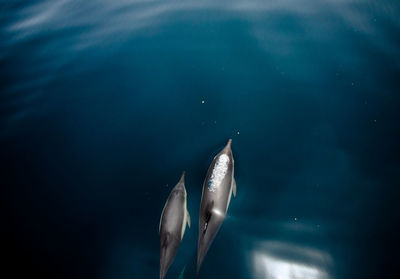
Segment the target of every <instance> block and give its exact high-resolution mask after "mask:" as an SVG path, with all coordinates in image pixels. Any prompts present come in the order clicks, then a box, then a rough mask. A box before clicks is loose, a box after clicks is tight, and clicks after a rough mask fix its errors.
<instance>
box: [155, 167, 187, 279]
mask: <svg viewBox="0 0 400 279" xmlns="http://www.w3.org/2000/svg"><path fill="white" fill-rule="evenodd" d="M186 223H187V224H188V225H189V228H190V215H189V212H188V211H187V194H186V189H185V172H183V173H182V176H181V179H180V180H179V182H178V184H176V185H175V187H174V188H173V189H172V190H171V193H170V194H169V196H168V199H167V201H166V203H165V205H164V209H163V211H162V213H161V219H160V225H159V233H160V279H163V278H164V277H165V275H166V274H167V271H168V269H169V267H170V266H171V264H172V262H173V260H174V258H175V255H176V253H177V252H178V249H179V245H180V244H181V240H182V238H183V235H184V233H185V229H186Z"/></svg>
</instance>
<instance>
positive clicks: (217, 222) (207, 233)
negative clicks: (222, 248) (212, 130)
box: [197, 139, 236, 276]
mask: <svg viewBox="0 0 400 279" xmlns="http://www.w3.org/2000/svg"><path fill="white" fill-rule="evenodd" d="M231 143H232V140H231V139H229V141H228V143H227V145H226V146H225V147H224V149H222V151H221V152H219V153H218V154H217V155H216V156H215V157H214V160H213V161H212V163H211V165H210V167H209V169H208V172H207V176H206V179H205V180H204V183H203V193H202V196H201V204H200V215H199V240H198V246H197V276H198V275H199V271H200V266H201V264H202V262H203V260H204V257H205V255H206V254H207V251H208V249H209V248H210V246H211V243H212V242H213V240H214V238H215V236H216V234H217V232H218V230H219V228H220V227H221V225H222V222H223V221H224V219H225V216H226V212H227V210H228V207H229V203H230V201H231V195H232V192H233V195H234V196H236V182H235V179H234V177H233V172H234V160H233V155H232V149H231Z"/></svg>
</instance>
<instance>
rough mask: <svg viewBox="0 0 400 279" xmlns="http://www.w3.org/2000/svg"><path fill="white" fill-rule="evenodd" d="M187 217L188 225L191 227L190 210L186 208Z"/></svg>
mask: <svg viewBox="0 0 400 279" xmlns="http://www.w3.org/2000/svg"><path fill="white" fill-rule="evenodd" d="M186 218H187V224H188V226H189V229H190V223H191V222H190V214H189V211H188V210H187V209H186Z"/></svg>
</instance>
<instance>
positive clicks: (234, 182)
mask: <svg viewBox="0 0 400 279" xmlns="http://www.w3.org/2000/svg"><path fill="white" fill-rule="evenodd" d="M232 183H233V185H232V191H233V196H234V197H236V180H235V178H233V182H232Z"/></svg>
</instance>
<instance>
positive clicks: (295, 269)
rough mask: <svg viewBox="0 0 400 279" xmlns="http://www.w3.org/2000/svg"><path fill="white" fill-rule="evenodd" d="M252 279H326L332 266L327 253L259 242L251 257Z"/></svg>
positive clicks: (300, 247)
mask: <svg viewBox="0 0 400 279" xmlns="http://www.w3.org/2000/svg"><path fill="white" fill-rule="evenodd" d="M251 261H252V265H253V273H254V278H257V279H258V278H260V279H261V278H268V279H306V278H308V279H328V278H331V277H330V276H329V273H328V272H327V270H326V267H327V266H330V267H331V266H332V258H331V256H330V255H329V254H327V253H325V252H323V251H320V250H317V249H313V248H310V247H303V246H299V245H296V244H288V243H285V242H279V241H263V242H260V243H257V244H256V245H254V251H253V252H252V255H251Z"/></svg>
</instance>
